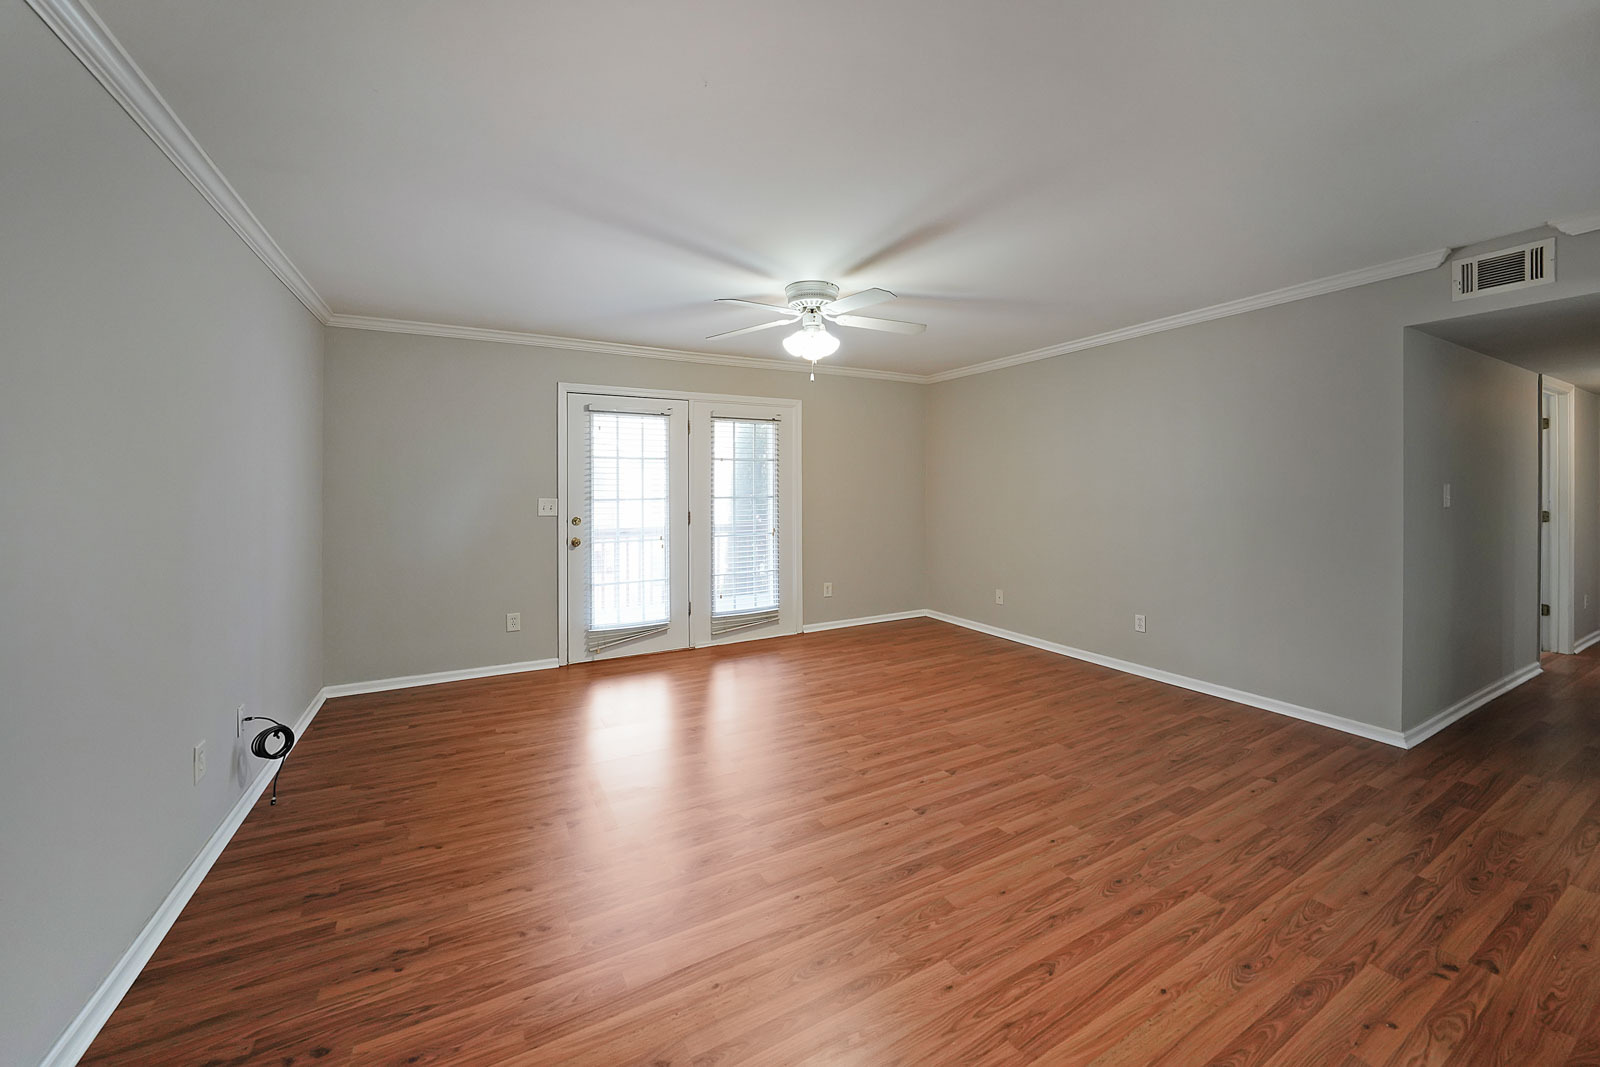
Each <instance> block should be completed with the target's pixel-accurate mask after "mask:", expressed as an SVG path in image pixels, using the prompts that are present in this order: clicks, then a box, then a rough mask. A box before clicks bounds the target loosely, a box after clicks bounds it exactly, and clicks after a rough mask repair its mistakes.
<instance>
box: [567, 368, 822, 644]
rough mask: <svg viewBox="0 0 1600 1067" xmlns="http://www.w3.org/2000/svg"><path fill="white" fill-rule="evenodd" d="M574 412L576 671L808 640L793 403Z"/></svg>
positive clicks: (572, 613) (571, 518)
mask: <svg viewBox="0 0 1600 1067" xmlns="http://www.w3.org/2000/svg"><path fill="white" fill-rule="evenodd" d="M566 404H567V412H566V414H567V430H566V433H567V448H566V453H567V478H566V491H565V496H564V499H563V516H562V518H563V523H562V536H563V546H564V547H563V549H562V551H563V555H564V557H565V564H566V583H565V584H566V593H567V595H566V619H565V620H564V625H565V629H566V646H567V647H566V652H567V660H568V662H574V663H577V662H583V661H585V660H595V659H607V658H611V657H614V656H630V655H640V654H643V653H647V652H662V651H666V650H668V649H675V648H686V647H690V646H700V645H710V644H720V643H723V642H727V641H740V640H748V639H750V638H755V637H769V636H774V635H777V634H784V633H797V632H798V631H799V625H800V604H799V596H800V583H799V572H800V567H799V562H800V561H799V514H798V505H799V491H798V489H799V487H798V480H799V440H798V437H799V425H798V423H799V418H798V414H799V413H798V408H797V407H792V406H789V405H773V404H764V403H758V402H748V401H740V400H730V401H715V400H701V399H696V400H691V399H684V398H670V397H663V398H656V397H641V396H631V395H630V396H616V395H608V394H603V393H581V392H576V391H574V392H569V393H568V394H567V400H566Z"/></svg>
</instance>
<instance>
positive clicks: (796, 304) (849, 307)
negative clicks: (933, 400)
mask: <svg viewBox="0 0 1600 1067" xmlns="http://www.w3.org/2000/svg"><path fill="white" fill-rule="evenodd" d="M783 298H784V299H785V300H787V301H788V302H789V306H788V307H779V306H778V305H777V304H763V303H762V302H761V301H759V300H741V299H739V298H738V297H735V296H725V297H722V298H721V299H719V300H718V301H717V303H719V304H742V305H745V306H747V307H753V308H760V309H761V310H762V311H767V312H771V313H772V314H774V315H781V316H782V318H777V319H774V320H772V321H771V322H762V323H758V324H757V325H755V326H746V327H744V329H742V330H729V331H728V332H726V333H714V334H712V335H711V336H710V337H707V338H706V340H708V341H714V340H717V339H719V338H722V337H737V336H739V335H740V334H742V333H755V332H756V331H757V330H770V329H772V328H773V327H774V326H799V327H800V328H799V329H798V330H796V331H795V332H794V333H792V334H790V335H789V336H788V337H785V338H784V339H783V348H784V351H786V352H788V353H789V354H790V355H791V356H799V357H800V358H801V359H809V360H810V361H811V362H812V363H815V362H816V361H817V360H819V359H822V358H823V357H824V356H831V355H833V353H835V352H837V351H838V350H839V339H838V338H837V337H835V336H833V334H831V333H829V332H828V329H827V324H828V323H830V322H831V323H834V324H836V325H839V326H853V327H855V328H857V329H861V330H884V331H886V332H888V333H921V332H922V331H923V330H926V329H927V328H928V327H927V326H925V325H923V324H922V323H920V322H901V321H900V320H899V319H877V318H873V317H871V316H869V315H852V314H851V312H853V311H857V310H859V309H861V308H867V307H871V306H873V305H874V304H881V303H883V302H885V301H887V300H893V299H894V294H893V293H891V292H890V291H889V290H887V289H863V290H861V291H860V292H859V293H854V294H852V295H850V296H847V297H845V298H844V299H843V300H840V299H839V287H838V286H837V285H834V284H833V283H832V282H819V281H808V282H793V283H791V284H790V285H787V286H785V287H784V290H783Z"/></svg>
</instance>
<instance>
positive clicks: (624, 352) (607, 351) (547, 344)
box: [327, 315, 926, 382]
mask: <svg viewBox="0 0 1600 1067" xmlns="http://www.w3.org/2000/svg"><path fill="white" fill-rule="evenodd" d="M327 325H329V326H337V327H339V328H341V329H346V330H376V331H377V332H379V333H404V334H412V335H414V336H418V337H449V338H453V339H456V340H461V341H492V342H495V343H497V344H503V345H529V346H532V347H534V348H554V349H560V350H562V351H566V352H594V353H597V354H599V355H605V356H633V357H635V358H637V359H665V360H671V361H673V362H676V363H709V364H713V365H715V366H721V367H742V368H744V369H746V370H777V371H791V372H794V373H807V374H809V373H811V372H812V371H815V372H816V373H818V374H832V375H837V376H839V377H844V378H874V379H877V380H880V381H886V382H922V381H925V380H926V376H925V375H921V374H908V373H905V372H904V371H892V370H872V369H870V368H866V367H841V366H838V365H837V364H831V365H830V364H825V363H819V364H817V365H816V366H815V367H813V366H812V365H811V364H810V363H807V362H805V361H803V360H797V359H769V358H766V357H761V356H735V355H729V354H726V353H722V352H696V351H693V350H690V349H684V348H659V347H656V346H654V345H633V344H625V343H624V342H621V341H594V340H590V339H588V338H585V337H561V336H559V335H556V334H545V333H524V332H522V331H520V330H487V329H483V328H481V327H478V326H452V325H449V324H447V323H442V322H413V321H411V320H408V319H386V318H379V317H376V316H371V315H333V316H331V317H330V318H328V320H327Z"/></svg>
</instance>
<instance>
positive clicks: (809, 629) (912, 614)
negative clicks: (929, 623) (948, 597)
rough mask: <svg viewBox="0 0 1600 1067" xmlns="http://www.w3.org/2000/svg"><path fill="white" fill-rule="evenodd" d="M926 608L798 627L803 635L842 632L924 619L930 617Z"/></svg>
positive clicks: (810, 623) (809, 623) (813, 623)
mask: <svg viewBox="0 0 1600 1067" xmlns="http://www.w3.org/2000/svg"><path fill="white" fill-rule="evenodd" d="M932 614H933V613H932V612H930V611H929V610H928V609H926V608H918V609H916V610H915V611H891V612H889V613H888V614H887V615H862V616H860V617H859V618H854V619H833V620H831V621H829V622H808V623H806V624H805V625H804V626H801V627H800V632H801V633H803V634H815V633H821V632H823V631H824V630H843V629H845V628H846V627H850V626H871V625H872V624H873V623H877V622H899V621H901V620H902V619H926V618H929V617H931V616H932Z"/></svg>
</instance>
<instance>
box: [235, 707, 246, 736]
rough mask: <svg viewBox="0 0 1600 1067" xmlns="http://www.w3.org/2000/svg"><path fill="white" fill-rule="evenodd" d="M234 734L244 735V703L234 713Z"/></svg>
mask: <svg viewBox="0 0 1600 1067" xmlns="http://www.w3.org/2000/svg"><path fill="white" fill-rule="evenodd" d="M233 736H234V737H243V736H244V705H243V704H240V705H239V707H238V708H237V709H236V710H235V711H234V713H233Z"/></svg>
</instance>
